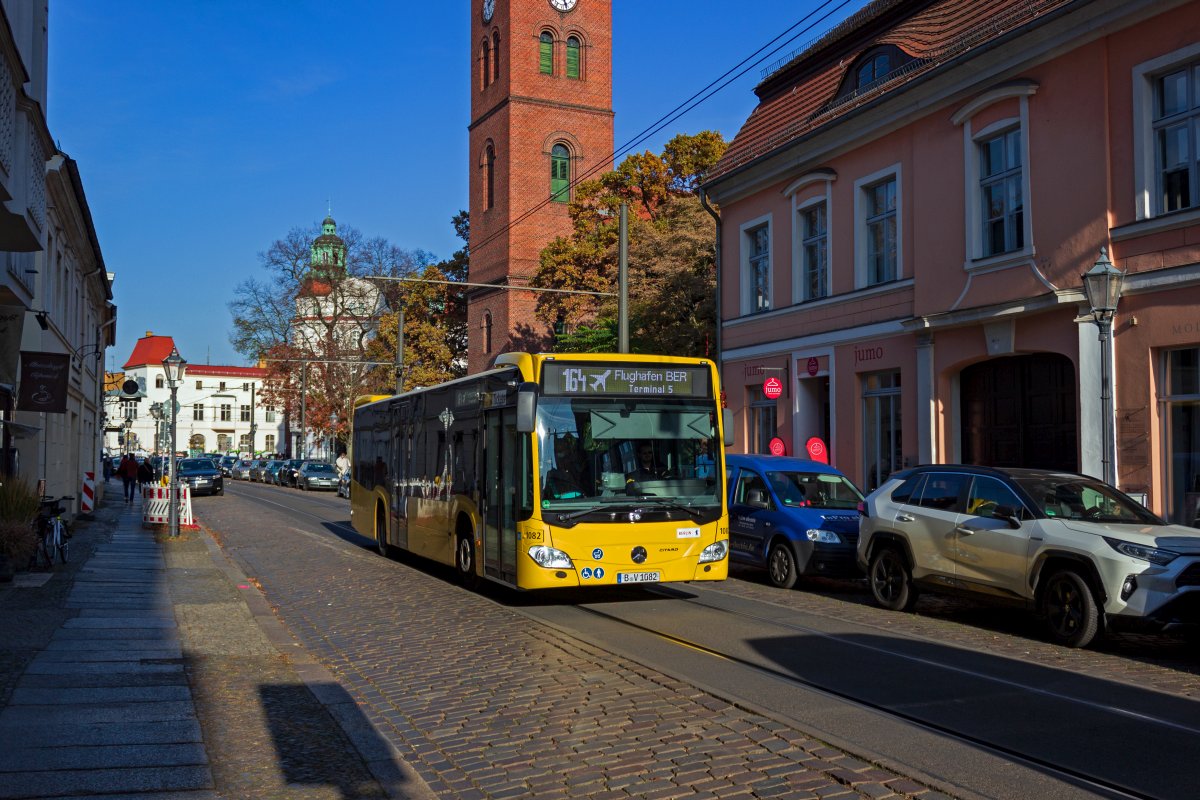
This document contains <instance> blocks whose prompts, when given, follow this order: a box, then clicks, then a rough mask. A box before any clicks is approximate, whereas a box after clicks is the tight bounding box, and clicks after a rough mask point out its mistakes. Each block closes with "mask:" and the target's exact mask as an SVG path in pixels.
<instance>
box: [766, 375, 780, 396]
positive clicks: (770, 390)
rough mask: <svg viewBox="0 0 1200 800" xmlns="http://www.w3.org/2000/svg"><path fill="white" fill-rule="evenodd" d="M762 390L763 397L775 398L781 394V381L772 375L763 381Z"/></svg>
mask: <svg viewBox="0 0 1200 800" xmlns="http://www.w3.org/2000/svg"><path fill="white" fill-rule="evenodd" d="M762 390H763V396H764V397H766V398H767V399H768V400H775V399H777V398H778V397H779V396H780V395H782V394H783V381H781V380H779V378H776V377H775V376H774V375H772V376H771V377H769V378H767V379H766V380H765V381H763V385H762Z"/></svg>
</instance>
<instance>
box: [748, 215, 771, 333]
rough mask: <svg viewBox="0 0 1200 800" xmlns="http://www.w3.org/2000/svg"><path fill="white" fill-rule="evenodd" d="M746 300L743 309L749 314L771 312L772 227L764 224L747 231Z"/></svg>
mask: <svg viewBox="0 0 1200 800" xmlns="http://www.w3.org/2000/svg"><path fill="white" fill-rule="evenodd" d="M743 246H744V248H745V251H744V252H745V253H746V260H745V267H744V268H745V280H744V281H743V285H744V286H745V289H746V300H747V301H748V302H745V301H743V307H744V309H745V312H746V313H748V314H757V313H759V312H761V311H770V310H771V225H770V223H765V222H764V223H763V224H761V225H757V226H755V227H753V228H750V229H748V230H746V231H745V233H744V239H743Z"/></svg>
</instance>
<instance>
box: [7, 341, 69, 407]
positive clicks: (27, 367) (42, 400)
mask: <svg viewBox="0 0 1200 800" xmlns="http://www.w3.org/2000/svg"><path fill="white" fill-rule="evenodd" d="M70 370H71V356H70V355H69V354H67V353H27V352H25V351H22V352H21V390H20V392H19V393H18V395H17V410H18V411H41V412H43V413H46V414H65V413H67V378H68V376H69V373H70Z"/></svg>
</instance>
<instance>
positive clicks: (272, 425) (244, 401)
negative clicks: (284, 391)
mask: <svg viewBox="0 0 1200 800" xmlns="http://www.w3.org/2000/svg"><path fill="white" fill-rule="evenodd" d="M174 348H175V341H174V339H172V338H171V337H170V336H156V335H154V334H153V333H152V332H150V331H147V332H146V335H145V336H144V337H142V338H141V339H139V340H138V342H137V344H136V345H134V349H133V353H132V355H130V357H129V360H128V361H126V362H125V372H124V376H123V378H122V379H121V381H118V382H117V383H118V386H117V388H115V389H114V390H112V391H111V392H110V394H109V402H110V404H111V406H110V410H109V414H110V418H111V419H112V420H113V421H114V423H115V424H114V425H111V426H110V428H111V430H110V432H109V433H108V434H107V439H106V447H107V449H108V452H109V453H123V452H133V453H137V454H139V455H150V454H162V453H167V452H169V451H170V448H171V442H170V428H169V423H170V416H171V415H170V410H171V389H170V387H169V386H168V384H167V380H166V372H165V370H164V369H163V365H162V362H163V359H164V358H166V357H167V356H168V355H170V354H171V351H172V350H173V349H174ZM180 355H181V356H183V357H184V359H185V360H186V359H187V354H186V353H180ZM266 376H267V370H266V369H264V368H261V367H236V366H219V365H213V364H192V363H189V364H188V365H187V368H186V370H185V374H184V379H183V382H182V383H181V384H180V385H179V386H178V387H177V388H176V402H177V403H178V409H177V412H176V422H175V424H176V433H175V436H176V450H177V451H185V450H192V451H198V452H202V453H216V452H219V453H227V454H234V455H244V456H246V457H249V456H250V455H252V454H253V455H265V454H275V453H278V452H281V451H282V449H283V447H284V445H285V443H286V441H285V436H284V434H285V428H284V420H283V414H282V413H281V412H278V411H277V410H276V409H274V408H273V407H271V406H270V405H267V404H265V403H263V402H262V400H261V398H262V387H263V382H264V381H265V379H266ZM125 381H134V382H135V383H136V384H137V389H138V390H137V392H136V393H133V394H127V393H125V392H123V391H122V390H121V386H120V385H119V384H120V383H121V382H125ZM155 409H160V410H161V414H162V416H161V419H160V418H157V417H156V411H155Z"/></svg>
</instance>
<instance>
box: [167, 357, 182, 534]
mask: <svg viewBox="0 0 1200 800" xmlns="http://www.w3.org/2000/svg"><path fill="white" fill-rule="evenodd" d="M162 365H163V372H164V373H165V374H166V378H167V387H168V388H170V390H171V452H170V453H169V454H168V455H167V461H168V463H169V464H170V465H171V478H170V482H169V486H170V491H169V493H168V495H169V497H170V501H169V502H170V511H169V512H168V513H169V516H168V517H167V519H168V521H169V535H170V536H171V537H172V538H174V537H176V536H178V535H179V482H178V481H176V479H175V422H176V411H177V409H178V408H179V403H177V402H176V401H175V394H176V392H178V391H179V385H180V384H182V383H183V374H184V372H185V371H186V370H187V362H186V361H184V360H183V356H181V355H179V350H178V349H177V348H174V347H172V348H171V355H169V356H167V357H166V358H164V359H163V362H162Z"/></svg>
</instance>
